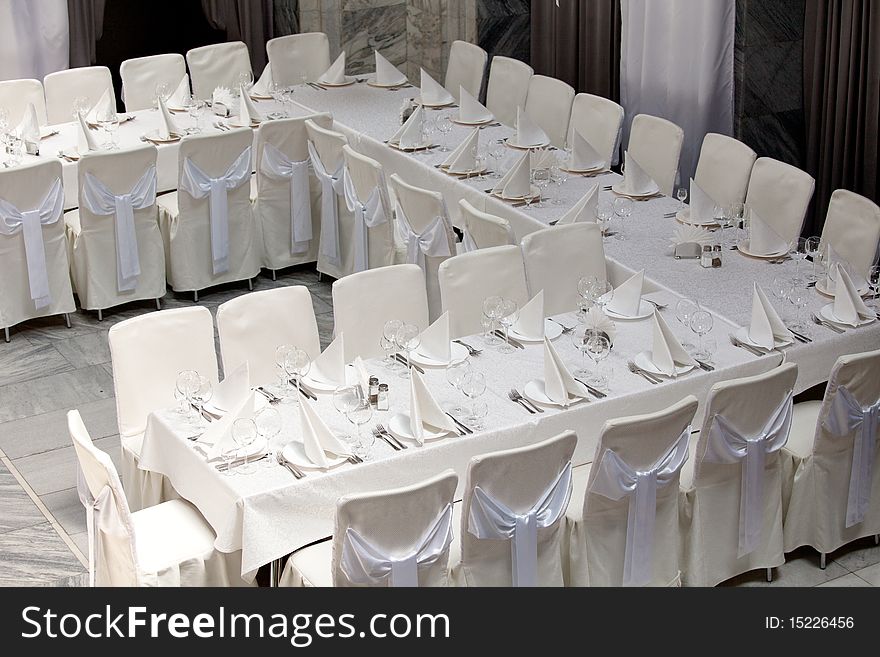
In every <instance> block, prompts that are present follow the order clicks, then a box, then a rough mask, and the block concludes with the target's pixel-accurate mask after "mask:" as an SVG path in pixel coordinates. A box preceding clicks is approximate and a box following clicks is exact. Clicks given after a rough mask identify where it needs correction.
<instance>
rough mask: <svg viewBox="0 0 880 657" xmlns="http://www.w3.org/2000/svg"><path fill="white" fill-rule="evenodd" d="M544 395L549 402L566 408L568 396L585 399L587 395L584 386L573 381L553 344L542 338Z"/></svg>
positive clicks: (568, 402)
mask: <svg viewBox="0 0 880 657" xmlns="http://www.w3.org/2000/svg"><path fill="white" fill-rule="evenodd" d="M544 394H545V395H547V397H549V398H550V400H551V401H553V402H555V403H557V404H561V405H562V406H568V405H569V404H570V403H571V402H570V401H569V397H570V396H574V397H586V396H587V395H588V394H589V393H588V392H587V389H586V388H584V386H583V385H582V384H580V383H578V382H577V381H575V380H574V377H573V376H572V375H571V372H569V371H568V368H567V367H566V366H565V363H563V362H562V359H561V358H560V357H559V354H558V353H556V348H555V347H554V346H553V343H552V342H550V340H548V339H547V337H546V336H544Z"/></svg>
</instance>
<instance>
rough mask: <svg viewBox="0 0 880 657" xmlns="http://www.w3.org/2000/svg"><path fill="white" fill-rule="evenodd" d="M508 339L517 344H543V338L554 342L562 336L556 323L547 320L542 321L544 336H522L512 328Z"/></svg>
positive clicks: (560, 328) (560, 329)
mask: <svg viewBox="0 0 880 657" xmlns="http://www.w3.org/2000/svg"><path fill="white" fill-rule="evenodd" d="M509 333H510V337H511V338H513V339H514V340H518V341H519V342H544V338H545V337H546V338H547V339H548V340H555V339H556V338H558V337H559V336H560V335H562V327H561V326H560V325H559V324H557V323H556V322H551V321H550V320H549V319H545V320H544V335H542V336H541V337H540V338H534V337H530V336H527V335H523V334H522V333H519V332H517V331H516V330H515V329H514V328H513V327H511V328H510V331H509Z"/></svg>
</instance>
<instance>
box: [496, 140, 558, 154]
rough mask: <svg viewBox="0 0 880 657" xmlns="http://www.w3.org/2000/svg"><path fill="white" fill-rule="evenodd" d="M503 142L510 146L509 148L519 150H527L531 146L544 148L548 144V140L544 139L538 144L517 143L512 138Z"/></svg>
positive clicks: (531, 147)
mask: <svg viewBox="0 0 880 657" xmlns="http://www.w3.org/2000/svg"><path fill="white" fill-rule="evenodd" d="M504 143H505V144H507V145H508V146H510V147H511V148H516V149H517V150H521V151H528V150H531V149H533V148H545V147H547V146H549V145H550V142H549V141H545V142H543V143H540V144H519V143H517V142H515V141H513V139H512V138H510V139H505V140H504Z"/></svg>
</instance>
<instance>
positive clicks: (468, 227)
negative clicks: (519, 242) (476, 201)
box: [458, 199, 516, 253]
mask: <svg viewBox="0 0 880 657" xmlns="http://www.w3.org/2000/svg"><path fill="white" fill-rule="evenodd" d="M458 207H459V208H460V209H461V227H462V233H463V234H464V236H463V237H462V240H461V251H462V253H466V252H469V251H476V250H477V249H488V248H490V247H493V246H504V245H506V244H516V238H515V237H514V235H513V229H512V228H511V227H510V222H509V221H507V219H504V218H502V217H498V216H496V215H494V214H489V213H488V212H483V211H481V210H477V209H476V208H475V207H474V206H473V205H471V204H470V203H468V202H467V201H466V200H465V199H461V200H460V201H459V202H458Z"/></svg>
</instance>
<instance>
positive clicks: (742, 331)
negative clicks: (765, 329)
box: [736, 326, 792, 351]
mask: <svg viewBox="0 0 880 657" xmlns="http://www.w3.org/2000/svg"><path fill="white" fill-rule="evenodd" d="M736 337H737V338H739V339H740V340H742V341H743V342H745V343H746V344H747V345H750V346H752V347H755V348H756V349H764V350H765V351H766V347H763V346H761V345H759V344H758V343H756V342H754V341H753V340H752V339H751V338H750V337H749V329H748V327H746V326H743V327H740V328H739V329H737V331H736ZM790 344H792V340H782V339H780V338H775V337H774V338H773V348H774V349H778V348H779V347H786V346H788V345H790Z"/></svg>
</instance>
